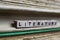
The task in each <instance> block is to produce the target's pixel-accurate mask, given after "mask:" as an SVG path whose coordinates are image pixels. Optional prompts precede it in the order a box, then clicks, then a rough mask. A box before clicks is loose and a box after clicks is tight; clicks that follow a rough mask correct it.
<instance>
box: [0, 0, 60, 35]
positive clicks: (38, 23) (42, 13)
mask: <svg viewBox="0 0 60 40" xmlns="http://www.w3.org/2000/svg"><path fill="white" fill-rule="evenodd" d="M59 6H60V0H1V1H0V36H12V35H22V34H30V33H39V32H48V31H59V30H60V25H59V24H60V14H59V13H60V7H59Z"/></svg>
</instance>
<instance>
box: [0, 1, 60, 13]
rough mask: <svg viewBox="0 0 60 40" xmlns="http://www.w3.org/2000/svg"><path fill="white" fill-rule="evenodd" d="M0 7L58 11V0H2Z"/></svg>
mask: <svg viewBox="0 0 60 40" xmlns="http://www.w3.org/2000/svg"><path fill="white" fill-rule="evenodd" d="M0 8H3V9H14V10H27V11H39V12H40V11H42V12H58V13H60V0H2V1H0Z"/></svg>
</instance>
